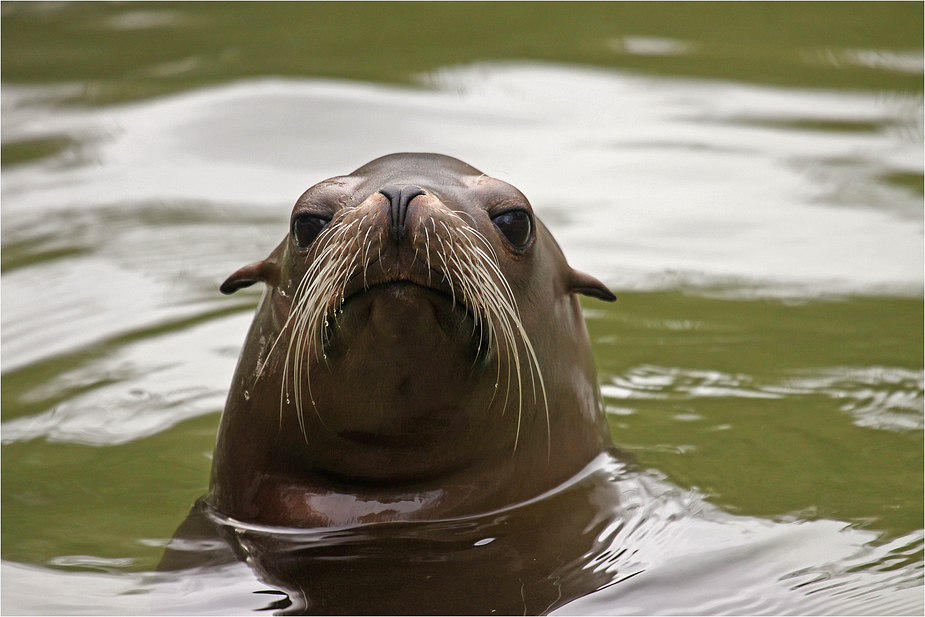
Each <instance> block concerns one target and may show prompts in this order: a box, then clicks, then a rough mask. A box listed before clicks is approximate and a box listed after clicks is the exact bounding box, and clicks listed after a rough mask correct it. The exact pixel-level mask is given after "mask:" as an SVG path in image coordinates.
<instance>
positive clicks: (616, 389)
mask: <svg viewBox="0 0 925 617" xmlns="http://www.w3.org/2000/svg"><path fill="white" fill-rule="evenodd" d="M923 388H925V372H923V371H914V370H910V369H904V368H895V367H882V366H873V367H862V368H854V367H830V368H824V369H813V370H802V371H800V372H799V373H797V374H794V375H792V376H790V377H787V378H785V379H784V380H783V381H778V382H774V383H763V382H761V381H760V380H758V379H756V378H754V377H752V376H750V375H743V374H730V373H723V372H720V371H702V370H700V371H698V370H688V369H682V368H676V367H660V366H650V365H643V366H636V367H633V368H631V369H629V370H628V371H626V372H625V373H623V374H622V375H615V376H613V377H611V378H610V382H609V383H605V384H603V385H602V386H601V392H602V393H603V395H604V397H605V398H607V399H612V400H618V401H620V402H621V404H623V405H624V407H620V409H622V410H624V411H623V413H622V414H620V413H619V412H618V415H626V411H625V410H626V407H625V405H626V403H627V402H628V401H632V400H634V399H635V400H639V399H661V400H666V401H668V400H670V401H683V400H688V399H694V398H759V399H761V398H764V399H783V398H786V397H791V398H794V397H800V396H807V395H818V394H822V395H824V396H828V397H830V398H832V399H833V400H836V401H839V402H840V403H841V404H840V405H839V409H841V411H844V412H848V413H850V414H851V415H852V416H853V417H854V419H855V420H854V421H855V424H856V425H858V426H863V427H867V428H877V429H886V430H897V431H901V430H906V431H909V430H915V431H920V430H922V427H923V426H925V399H923ZM608 409H609V408H608Z"/></svg>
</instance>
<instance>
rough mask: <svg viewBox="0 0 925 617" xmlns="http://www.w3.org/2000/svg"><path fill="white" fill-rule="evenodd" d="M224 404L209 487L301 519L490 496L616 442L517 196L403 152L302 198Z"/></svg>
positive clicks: (282, 518)
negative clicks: (610, 433)
mask: <svg viewBox="0 0 925 617" xmlns="http://www.w3.org/2000/svg"><path fill="white" fill-rule="evenodd" d="M257 282H263V283H266V286H267V287H266V291H265V293H264V296H263V299H262V301H261V303H260V305H259V308H258V309H257V313H256V316H255V318H254V322H253V325H252V326H251V329H250V332H249V333H248V335H247V340H246V343H245V345H244V349H243V351H242V353H241V357H240V360H239V362H238V366H237V369H236V371H235V375H234V380H233V382H232V386H231V390H230V392H229V395H228V400H227V403H226V406H225V410H224V413H223V414H222V419H221V425H220V427H219V432H218V439H217V442H216V446H215V455H214V459H213V466H212V475H211V482H210V491H209V496H208V498H207V502H208V507H210V508H212V509H213V510H214V511H216V512H220V513H221V514H222V515H224V516H227V517H229V518H230V519H233V520H237V521H242V522H247V523H257V524H261V525H273V526H285V527H299V528H315V527H329V526H341V525H355V524H360V523H374V522H391V521H415V520H440V519H449V518H454V517H463V516H470V515H475V514H480V513H486V512H491V511H495V510H499V509H501V508H505V507H508V506H511V505H513V504H517V503H520V502H524V501H527V500H529V499H531V498H534V497H536V496H537V495H540V494H542V493H544V492H546V491H549V490H551V489H553V488H554V487H556V486H558V485H560V484H562V483H564V482H566V481H567V480H569V478H571V477H573V476H574V475H575V474H577V473H578V472H579V471H581V470H582V469H583V468H584V467H585V466H586V465H588V463H589V462H590V461H591V460H592V459H594V458H595V457H596V456H598V455H599V454H600V453H601V452H602V451H604V450H605V449H606V448H607V447H608V446H609V445H610V437H609V433H608V430H607V425H606V422H605V418H604V413H603V406H602V402H601V396H600V390H599V388H598V384H597V380H596V376H595V369H594V363H593V360H592V357H591V349H590V342H589V339H588V334H587V331H586V328H585V324H584V320H583V318H582V313H581V308H580V306H579V302H578V299H577V295H576V294H585V295H589V296H592V297H595V298H599V299H602V300H607V301H612V300H615V297H614V295H613V294H612V293H611V292H610V291H609V290H608V289H607V288H606V287H605V286H604V285H603V284H602V283H601V282H600V281H598V280H597V279H595V278H593V277H591V276H589V275H587V274H583V273H580V272H577V271H576V270H574V269H572V268H571V267H569V265H568V264H567V262H566V260H565V257H564V255H563V254H562V251H561V249H560V248H559V246H558V244H557V243H556V241H555V240H554V239H553V237H552V235H550V233H549V231H548V230H547V229H546V227H545V226H544V225H543V224H542V222H540V220H539V219H538V218H537V216H536V214H535V213H534V212H533V209H532V207H531V205H530V203H529V201H528V200H527V198H526V197H525V196H524V195H523V194H522V193H521V192H520V191H519V190H517V189H516V188H514V187H513V186H511V185H510V184H508V183H506V182H503V181H501V180H497V179H494V178H491V177H489V176H486V175H485V174H483V173H482V172H480V171H478V170H477V169H475V168H473V167H471V166H469V165H467V164H466V163H463V162H462V161H459V160H457V159H454V158H451V157H448V156H443V155H438V154H417V153H403V154H392V155H389V156H384V157H381V158H378V159H376V160H374V161H372V162H370V163H368V164H366V165H364V166H362V167H360V168H359V169H357V170H356V171H354V172H353V173H351V174H349V175H346V176H339V177H335V178H331V179H329V180H325V181H323V182H320V183H319V184H316V185H315V186H313V187H311V188H310V189H308V190H307V191H306V192H305V193H304V194H303V195H302V196H301V197H300V198H299V199H298V201H297V202H296V204H295V207H294V208H293V210H292V216H291V219H290V230H289V233H288V235H287V236H286V238H285V239H284V240H283V241H282V243H281V244H280V245H279V246H278V247H277V248H276V249H275V250H274V251H273V252H272V253H271V254H270V256H269V257H268V258H267V259H265V260H263V261H261V262H258V263H254V264H251V265H249V266H245V267H244V268H241V269H240V270H238V271H237V272H235V273H234V274H232V275H231V276H230V277H229V278H228V279H227V280H226V281H225V282H224V283H223V284H222V286H221V291H222V292H224V293H233V292H235V291H236V290H238V289H241V288H242V287H247V286H249V285H252V284H254V283H257Z"/></svg>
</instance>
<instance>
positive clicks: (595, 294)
mask: <svg viewBox="0 0 925 617" xmlns="http://www.w3.org/2000/svg"><path fill="white" fill-rule="evenodd" d="M569 286H570V287H571V290H572V291H573V292H574V293H577V294H582V295H585V296H591V297H592V298H597V299H598V300H604V301H605V302H613V301H614V300H616V299H617V297H616V296H615V295H613V292H612V291H610V290H609V289H607V286H606V285H604V284H603V283H602V282H600V281H599V280H597V279H596V278H594V277H593V276H591V275H590V274H585V273H584V272H579V271H578V270H572V277H571V281H569Z"/></svg>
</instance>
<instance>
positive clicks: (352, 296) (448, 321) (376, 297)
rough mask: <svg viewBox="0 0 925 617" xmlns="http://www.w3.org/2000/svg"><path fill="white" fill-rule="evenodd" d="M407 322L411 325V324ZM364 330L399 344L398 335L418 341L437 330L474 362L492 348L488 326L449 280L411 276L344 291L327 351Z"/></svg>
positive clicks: (329, 327) (343, 347)
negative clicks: (439, 281) (435, 281)
mask: <svg viewBox="0 0 925 617" xmlns="http://www.w3.org/2000/svg"><path fill="white" fill-rule="evenodd" d="M408 324H413V325H412V327H410V328H409V326H408ZM409 330H410V331H409ZM364 331H368V332H372V333H376V332H378V333H379V335H383V336H385V337H386V338H387V339H391V340H394V341H395V343H396V344H397V343H399V340H398V339H397V338H396V337H401V338H402V339H409V340H410V339H415V340H416V341H420V340H421V338H422V337H433V336H438V335H437V334H436V333H437V331H439V332H442V335H439V337H440V338H441V339H445V340H446V341H448V342H449V343H450V344H451V345H452V346H457V347H458V348H459V349H460V350H461V351H462V352H463V353H464V354H465V355H466V356H468V357H469V358H471V360H472V361H473V362H478V361H482V362H486V361H487V360H488V359H489V357H490V354H491V346H490V345H489V334H488V332H487V331H486V329H485V328H484V327H482V326H480V325H479V323H478V320H477V317H476V315H475V313H474V312H473V311H472V310H471V309H470V308H469V307H468V306H467V305H466V304H465V303H464V302H463V299H462V298H460V297H458V296H457V295H455V294H454V293H453V290H451V289H450V288H449V287H448V286H445V287H444V286H434V285H422V284H421V283H420V282H418V281H416V280H413V279H407V278H396V279H390V280H383V281H381V282H378V283H375V284H371V285H361V286H359V287H357V288H356V289H353V290H351V291H350V292H349V293H346V294H345V297H344V300H343V302H342V303H341V305H340V307H339V308H338V309H337V311H336V312H335V313H334V314H333V315H331V316H330V317H329V318H328V320H327V323H326V326H325V330H324V334H323V340H324V345H323V351H324V353H325V354H326V355H327V356H328V357H329V358H333V357H336V356H338V355H339V354H340V353H341V352H346V351H348V349H349V346H350V344H351V343H350V341H351V340H354V337H355V336H357V335H358V334H359V333H362V332H364ZM434 360H435V361H437V360H439V358H435V359H434Z"/></svg>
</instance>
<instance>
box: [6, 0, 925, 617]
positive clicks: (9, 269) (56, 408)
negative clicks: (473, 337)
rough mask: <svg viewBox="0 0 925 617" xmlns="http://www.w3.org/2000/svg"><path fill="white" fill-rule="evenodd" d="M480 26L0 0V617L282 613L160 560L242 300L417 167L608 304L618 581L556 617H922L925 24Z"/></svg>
mask: <svg viewBox="0 0 925 617" xmlns="http://www.w3.org/2000/svg"><path fill="white" fill-rule="evenodd" d="M473 6H474V7H477V8H473V9H472V10H473V11H475V13H474V16H475V17H473V19H475V18H476V17H481V16H486V19H487V16H490V17H493V18H495V19H493V20H491V21H490V22H489V23H491V24H492V25H491V26H488V28H489V29H487V30H485V31H484V35H482V36H481V38H477V37H476V34H475V31H476V30H477V29H476V28H474V26H469V25H467V23H466V21H467V20H466V19H464V16H463V15H461V14H460V11H463V12H464V11H465V10H466V9H465V6H463V5H453V4H450V5H446V6H443V7H442V8H441V7H437V6H435V5H418V4H414V5H407V6H403V5H401V6H398V7H394V8H387V5H372V7H369V5H321V6H318V5H276V6H274V5H271V7H272V8H270V9H267V10H264V9H259V10H258V9H257V8H256V7H255V6H254V5H249V4H244V5H240V6H238V7H237V9H236V10H226V9H225V8H222V9H219V8H217V7H215V6H212V7H210V6H209V5H206V6H202V5H195V4H191V5H185V4H184V5H157V4H151V5H146V9H145V10H138V9H137V8H134V7H133V6H131V5H127V6H121V5H112V6H111V5H96V4H74V5H67V4H65V5H38V6H35V7H33V6H23V5H16V4H13V5H6V4H5V5H3V11H4V13H3V22H2V27H3V76H2V78H3V85H2V104H3V110H2V111H3V114H2V132H3V173H2V253H0V254H2V279H0V280H2V285H3V292H4V293H3V295H2V321H0V325H2V362H3V367H2V388H3V399H2V425H0V430H2V440H3V447H2V452H3V460H2V480H3V501H2V508H3V510H2V523H3V525H2V557H3V566H2V567H3V581H4V584H3V589H2V600H3V605H2V609H3V611H4V612H5V613H10V614H13V613H30V614H41V613H45V614H73V613H100V614H117V613H131V614H139V613H140V614H145V613H151V612H162V613H219V614H221V613H228V612H239V613H248V612H251V611H254V610H258V609H261V608H265V607H267V606H269V605H271V604H273V603H274V602H275V601H277V600H278V599H279V594H275V595H274V594H273V593H266V592H268V591H270V592H272V591H273V590H272V589H270V588H268V586H267V585H266V584H265V583H262V582H260V581H259V580H257V578H255V576H254V574H253V573H252V572H251V571H250V570H249V569H248V568H247V566H246V565H244V564H237V565H234V566H227V567H225V568H223V569H220V570H217V571H213V572H209V573H203V574H201V575H199V576H196V577H178V578H172V579H165V578H164V577H159V576H155V575H153V574H152V572H153V569H154V567H155V565H156V564H157V562H158V560H159V559H160V555H161V553H162V551H163V547H164V545H165V544H166V542H167V540H168V539H169V538H170V536H171V534H172V533H173V531H174V529H175V528H176V527H177V525H178V524H179V523H180V521H181V520H182V519H183V517H184V516H185V514H186V512H187V510H188V509H189V507H190V505H191V504H192V503H193V502H194V501H195V499H196V498H197V497H199V496H200V495H202V494H203V493H204V492H205V491H206V489H207V481H208V472H209V466H210V456H211V450H212V446H213V443H214V438H215V429H216V427H217V423H218V417H219V412H220V411H221V408H222V406H223V403H224V397H225V395H226V393H227V388H228V384H229V382H230V379H231V375H232V371H233V369H234V364H235V361H236V358H237V354H238V352H239V350H240V347H241V344H242V342H243V340H244V336H245V333H246V329H247V327H248V324H249V322H250V319H251V315H252V311H253V309H254V307H255V306H256V303H257V301H258V299H259V290H253V291H248V292H242V293H239V294H236V295H235V296H234V297H232V298H226V297H221V296H220V295H219V294H218V293H217V286H218V284H219V283H220V282H221V281H222V280H223V279H224V277H226V276H227V275H228V274H230V273H231V272H233V271H234V270H235V269H237V268H238V267H240V266H241V265H244V264H246V263H250V262H252V261H256V260H258V259H261V258H263V257H264V256H266V254H268V253H269V251H270V250H271V249H272V248H273V247H274V246H275V245H276V244H277V243H278V242H279V240H280V239H281V238H282V236H283V235H284V233H285V231H286V226H287V221H288V216H289V211H290V208H291V206H292V203H293V202H294V201H295V199H296V198H297V197H298V195H299V194H301V192H302V191H304V190H305V188H307V187H308V186H310V185H311V184H313V183H315V182H317V181H319V180H321V179H324V178H326V177H329V176H332V175H337V174H342V173H345V172H348V171H350V170H352V169H355V168H356V167H358V166H360V165H361V164H363V163H365V162H367V161H368V160H370V159H372V158H374V157H376V156H380V155H382V154H386V153H388V152H395V151H404V150H410V151H436V152H442V153H446V154H450V155H453V156H456V157H458V158H461V159H463V160H465V161H466V162H468V163H470V164H472V165H474V166H475V167H478V168H479V169H481V170H483V171H485V172H486V173H489V174H491V175H493V176H496V177H499V178H501V179H504V180H506V181H509V182H511V183H513V184H514V185H516V186H517V187H519V188H520V189H521V190H522V191H523V192H524V193H525V194H526V195H527V196H528V197H529V199H530V200H531V203H532V204H533V206H534V207H535V208H536V210H537V212H538V213H539V216H540V217H541V218H542V219H543V220H544V222H545V223H546V224H547V225H548V226H549V227H550V228H551V230H552V232H553V233H554V234H555V236H556V238H557V239H558V240H559V242H560V244H562V246H563V249H564V251H565V253H566V255H567V256H568V258H569V260H570V262H571V263H572V265H573V266H575V267H577V268H579V269H581V270H584V271H587V272H591V273H593V274H594V275H595V276H598V277H599V278H601V279H602V280H604V281H606V282H607V283H608V284H609V285H610V286H611V288H612V289H614V291H615V292H616V293H617V295H618V296H619V300H618V302H617V303H615V304H613V305H604V304H602V303H599V302H596V301H594V300H588V301H587V302H584V306H585V309H586V317H587V320H588V326H589V330H590V333H591V337H592V341H593V343H594V350H595V356H596V361H597V365H598V369H599V379H600V382H601V385H602V390H603V394H604V397H605V401H606V404H607V410H608V414H609V420H610V423H611V429H612V434H613V437H614V441H615V443H617V444H618V445H619V446H620V447H621V448H622V449H623V450H625V451H627V452H629V453H631V454H632V455H634V457H635V460H636V462H635V463H634V464H630V465H625V466H624V465H622V464H619V465H618V464H617V463H607V464H603V463H602V464H601V467H600V470H599V471H600V472H601V473H604V472H606V473H609V474H611V475H612V476H613V478H614V480H613V482H614V483H615V484H614V487H615V490H617V492H619V494H620V495H621V496H622V497H623V502H622V504H623V505H622V506H621V509H620V511H619V512H615V513H614V521H615V523H614V525H613V526H612V527H611V528H609V529H608V530H607V531H606V533H604V532H602V534H601V536H600V537H599V538H597V540H599V542H600V547H599V548H598V549H597V552H596V553H595V554H594V555H592V556H591V557H592V558H593V560H592V561H594V563H595V564H596V565H594V566H593V568H596V569H597V570H596V571H598V572H605V573H610V574H611V575H612V578H613V580H614V581H617V580H620V581H621V582H619V583H617V584H614V585H611V586H609V587H607V588H605V589H602V590H601V591H599V592H597V593H596V594H591V595H590V596H587V597H585V598H581V599H579V600H576V601H575V602H574V603H572V604H567V605H565V606H564V607H562V608H560V609H559V610H560V612H565V613H576V614H577V613H609V614H615V613H621V614H639V613H659V614H671V613H791V614H792V613H802V614H805V613H841V614H860V613H881V614H910V613H918V614H921V613H922V611H923V601H922V576H923V557H922V545H923V531H922V529H923V524H922V522H923V506H922V493H923V479H922V478H923V474H922V468H923V457H922V452H923V443H922V442H923V439H922V429H923V352H922V348H923V345H922V343H923V300H922V284H923V277H925V274H923V257H925V254H923V208H922V206H923V198H922V173H923V136H922V124H923V122H922V94H921V84H922V61H921V57H922V56H921V50H922V35H921V28H920V27H919V26H920V24H921V5H915V4H908V5H904V4H877V5H867V4H858V5H838V4H836V5H834V7H833V8H829V9H825V8H822V6H821V5H815V4H814V5H801V4H797V5H785V6H783V7H781V6H779V5H775V4H761V5H745V6H739V5H721V6H719V7H717V6H715V5H698V6H702V7H703V8H702V9H696V8H692V7H690V6H687V5H655V6H651V5H627V6H620V7H610V8H607V7H605V6H603V5H581V4H579V5H575V6H576V7H577V8H575V9H569V10H568V11H566V12H565V13H563V12H562V11H565V9H564V8H563V7H562V6H561V5H549V6H547V5H541V6H539V7H531V8H530V9H526V8H524V7H518V6H517V5H506V4H503V5H500V6H498V7H496V8H492V7H489V6H487V5H473ZM647 6H649V7H650V8H645V7H647ZM852 6H853V7H854V8H851V7H852ZM364 7H365V8H364ZM672 7H673V8H672ZM910 7H911V8H910ZM364 10H366V11H368V15H366V16H365V17H364V16H363V15H361V13H363V12H364ZM299 11H307V13H302V12H299ZM415 11H417V13H415ZM608 11H612V12H608ZM826 11H829V12H828V13H827V12H826ZM528 14H529V15H528ZM412 18H415V19H421V20H430V23H432V24H434V27H433V32H434V34H431V33H428V34H426V35H424V36H423V38H421V39H415V38H414V37H411V42H410V43H409V44H408V45H406V46H394V45H393V46H388V45H385V46H383V45H382V44H381V40H380V38H378V37H385V35H384V34H381V33H379V34H375V35H373V34H370V33H372V32H379V30H378V29H377V27H376V26H380V25H382V24H383V23H388V24H395V27H398V24H401V23H406V22H407V21H408V20H409V19H412ZM300 20H301V23H305V24H310V25H306V29H305V31H304V32H301V33H300V31H299V30H298V28H295V27H294V26H293V25H292V24H293V23H300ZM349 24H355V25H356V27H355V28H351V27H348V25H349ZM559 24H562V27H563V28H564V30H561V32H560V36H559V37H553V36H551V35H550V34H549V33H550V32H551V31H552V30H553V28H554V26H555V27H558V25H559ZM710 24H718V25H722V26H723V27H721V28H720V27H716V28H713V27H711V25H710ZM782 24H787V25H788V26H792V27H789V28H787V29H785V28H783V27H782ZM908 24H912V25H913V26H914V27H912V28H911V31H910V30H909V28H910V26H908ZM382 31H383V32H385V31H387V29H384V28H383V29H382ZM510 32H517V33H519V34H517V35H516V36H513V35H510V34H509V33H510ZM268 33H275V36H277V38H276V39H273V40H274V41H275V44H272V45H270V44H267V43H266V41H267V40H268V39H267V36H268ZM364 33H366V34H367V36H363V34H364ZM386 38H388V37H386ZM552 38H556V41H557V42H556V43H549V41H550V40H551V39H552ZM390 40H391V39H390ZM377 45H378V46H377ZM379 49H385V51H382V52H381V53H379V52H378V51H377V53H372V51H371V50H379ZM628 572H634V573H636V574H635V575H634V576H632V578H628V579H626V580H622V576H618V575H617V574H614V573H624V574H625V573H628Z"/></svg>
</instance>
